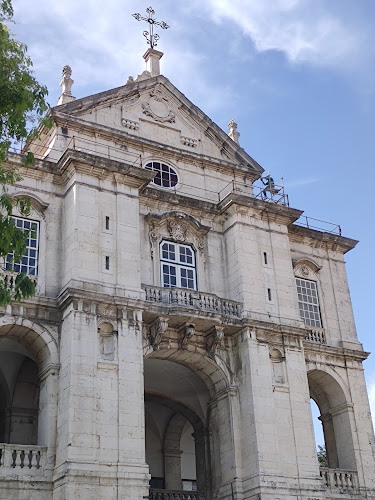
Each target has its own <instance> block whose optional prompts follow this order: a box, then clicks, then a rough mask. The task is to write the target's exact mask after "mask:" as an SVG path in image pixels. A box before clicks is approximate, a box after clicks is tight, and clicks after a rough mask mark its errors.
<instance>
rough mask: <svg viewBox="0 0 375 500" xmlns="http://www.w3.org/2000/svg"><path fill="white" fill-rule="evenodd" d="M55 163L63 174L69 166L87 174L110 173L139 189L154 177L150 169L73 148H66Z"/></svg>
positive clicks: (99, 174) (118, 179)
mask: <svg viewBox="0 0 375 500" xmlns="http://www.w3.org/2000/svg"><path fill="white" fill-rule="evenodd" d="M57 164H58V166H59V168H60V170H61V173H62V174H63V175H64V174H66V173H67V172H68V170H69V169H70V168H73V169H78V170H80V171H82V172H84V173H87V174H88V175H96V176H103V175H108V174H112V175H115V179H116V181H117V182H123V183H124V184H129V185H131V186H134V187H137V188H139V189H142V188H143V187H145V186H147V184H148V183H149V182H150V181H151V180H152V179H153V178H154V177H155V172H153V171H151V170H147V169H144V168H140V167H135V166H134V165H130V164H128V163H124V162H120V161H116V160H110V159H108V158H104V157H102V156H97V155H94V154H91V153H84V152H82V151H78V150H75V149H67V150H66V151H65V152H64V154H63V155H62V157H61V158H60V160H59V161H58V163H57ZM68 176H69V175H68Z"/></svg>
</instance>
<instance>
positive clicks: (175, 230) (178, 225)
mask: <svg viewBox="0 0 375 500" xmlns="http://www.w3.org/2000/svg"><path fill="white" fill-rule="evenodd" d="M167 227H168V232H169V236H170V237H171V238H172V239H174V240H176V241H181V242H184V241H186V235H187V231H188V227H187V224H185V223H184V222H181V221H180V220H178V219H177V220H176V219H172V220H169V221H168V223H167Z"/></svg>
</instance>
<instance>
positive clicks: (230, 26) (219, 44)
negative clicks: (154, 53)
mask: <svg viewBox="0 0 375 500" xmlns="http://www.w3.org/2000/svg"><path fill="white" fill-rule="evenodd" d="M13 5H14V8H15V21H16V23H17V24H16V25H14V26H13V27H12V30H13V31H14V33H15V35H16V37H17V38H18V39H19V40H20V41H23V42H25V43H27V45H28V48H29V54H30V56H31V57H32V60H33V62H34V70H35V75H36V77H37V78H38V80H39V81H40V82H42V83H44V84H46V85H47V87H48V89H49V103H50V104H51V105H54V104H55V103H56V101H57V99H58V97H59V95H60V87H59V85H58V84H59V81H60V78H61V69H62V67H63V66H64V64H69V65H70V66H71V67H72V70H73V75H72V78H73V79H74V80H75V84H74V86H73V89H72V91H73V95H74V96H76V97H77V98H79V97H83V96H85V95H89V94H93V93H96V92H101V91H103V90H107V89H110V88H113V87H117V86H120V85H123V84H124V83H125V81H126V79H127V77H128V76H129V75H132V76H136V75H137V74H139V73H141V72H142V71H143V70H144V61H143V59H142V54H143V53H144V52H145V50H146V48H147V47H146V43H145V39H144V37H143V36H142V31H143V29H145V23H140V22H137V21H136V20H135V19H133V18H132V17H131V14H132V13H134V12H140V13H141V14H142V15H144V14H145V9H146V7H148V6H149V4H141V3H140V2H139V1H134V0H128V1H125V2H124V1H123V0H107V1H106V2H105V4H104V3H103V2H101V1H99V0H91V1H90V0H82V1H81V2H77V1H76V0H64V1H62V2H51V0H34V1H33V2H30V0H13ZM152 7H153V8H154V9H155V11H156V17H157V19H159V20H164V21H166V22H167V23H168V24H169V25H170V26H171V28H170V29H169V30H166V31H164V30H158V32H159V34H160V36H161V39H160V41H159V43H158V47H157V48H158V49H159V50H161V51H163V52H164V57H163V59H162V60H161V66H162V73H163V74H164V75H165V76H166V77H168V78H169V79H170V80H171V81H172V83H173V84H174V85H176V86H177V87H178V88H179V89H180V90H181V91H182V92H183V93H184V94H185V95H186V96H187V97H188V98H189V99H190V100H191V101H193V102H194V103H195V104H196V105H197V106H199V107H200V108H201V109H202V110H203V111H204V112H205V113H207V114H208V115H209V116H210V118H212V119H213V120H214V121H215V122H216V123H217V124H218V125H219V126H220V127H222V128H223V129H224V130H225V131H227V123H228V121H229V119H230V118H234V119H235V120H236V121H237V122H238V131H239V132H240V133H241V136H240V144H241V146H242V147H244V148H245V150H246V151H247V152H248V153H249V154H250V155H251V156H253V158H254V159H255V160H257V161H258V162H259V163H260V164H261V165H262V166H263V168H264V169H265V170H266V171H268V170H269V171H270V172H271V173H272V175H273V177H274V178H275V180H276V179H278V178H279V177H280V175H283V177H284V183H285V186H286V192H287V193H288V194H289V198H290V203H291V206H293V207H295V208H299V209H302V210H304V211H305V214H306V215H309V216H311V217H315V218H317V219H322V220H327V221H331V222H334V223H337V224H341V226H342V231H343V234H344V235H345V236H349V237H351V238H354V239H358V240H360V243H359V245H358V246H357V248H356V249H354V250H353V251H351V252H350V253H349V254H347V256H346V261H347V271H348V276H349V285H350V289H351V296H352V301H353V307H354V313H355V318H356V324H357V330H358V336H359V339H360V341H361V342H362V343H363V345H364V349H365V350H366V351H373V352H374V355H373V356H372V357H370V359H369V360H367V361H366V362H365V364H364V366H365V374H366V378H367V383H368V386H369V395H370V401H371V403H372V408H373V413H374V412H375V362H374V359H375V335H374V334H373V331H372V329H373V327H372V326H371V325H372V322H373V318H372V309H373V307H374V289H373V287H372V284H373V283H375V271H374V260H373V249H374V247H375V235H374V223H373V212H374V211H373V208H372V201H371V200H372V198H373V190H374V188H373V186H375V174H374V168H373V165H374V157H375V154H374V153H375V151H374V149H375V140H374V119H375V100H374V95H375V78H374V76H375V31H374V29H373V20H374V19H375V2H374V1H373V0H356V1H355V2H353V1H352V0H267V1H265V0H200V1H198V0H190V1H187V2H186V1H184V2H181V1H179V2H178V1H176V0H153V3H152Z"/></svg>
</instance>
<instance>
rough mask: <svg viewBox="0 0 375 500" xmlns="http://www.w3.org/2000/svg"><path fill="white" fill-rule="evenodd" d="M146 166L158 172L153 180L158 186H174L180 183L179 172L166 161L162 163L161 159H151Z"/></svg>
mask: <svg viewBox="0 0 375 500" xmlns="http://www.w3.org/2000/svg"><path fill="white" fill-rule="evenodd" d="M145 168H147V169H148V170H153V171H154V172H157V174H156V176H155V177H154V179H153V181H152V182H153V184H156V185H157V186H161V187H164V188H172V187H174V186H176V185H177V183H178V176H177V172H176V171H175V170H174V169H173V168H172V167H170V166H169V165H166V164H165V163H161V162H160V161H150V162H148V163H147V164H146V165H145Z"/></svg>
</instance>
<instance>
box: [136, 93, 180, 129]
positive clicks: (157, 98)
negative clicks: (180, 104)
mask: <svg viewBox="0 0 375 500" xmlns="http://www.w3.org/2000/svg"><path fill="white" fill-rule="evenodd" d="M149 95H150V99H149V100H148V101H145V102H143V103H142V109H143V113H144V114H145V115H147V116H151V118H153V119H154V120H155V121H157V122H161V123H166V122H169V123H175V121H176V114H175V112H174V111H172V109H171V108H170V107H169V106H168V104H167V103H168V99H167V98H166V97H165V96H164V93H163V91H162V89H161V87H160V86H157V87H155V88H154V89H153V90H152V91H151V92H150V94H149Z"/></svg>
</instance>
